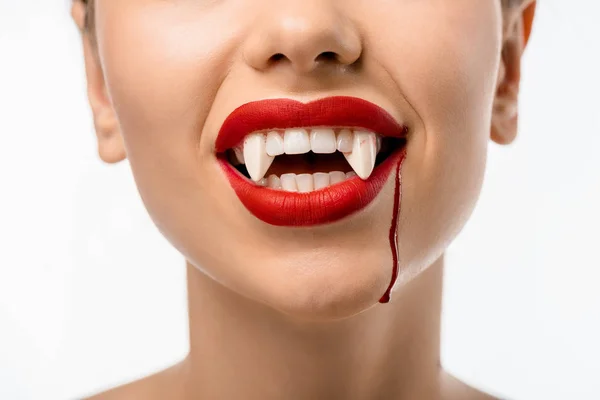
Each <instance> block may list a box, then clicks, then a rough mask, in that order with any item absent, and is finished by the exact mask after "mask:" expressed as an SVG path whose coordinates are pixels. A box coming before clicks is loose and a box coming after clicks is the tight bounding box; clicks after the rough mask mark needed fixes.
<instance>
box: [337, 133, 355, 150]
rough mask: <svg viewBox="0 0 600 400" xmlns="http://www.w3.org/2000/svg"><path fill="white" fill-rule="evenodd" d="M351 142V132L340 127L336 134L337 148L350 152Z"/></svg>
mask: <svg viewBox="0 0 600 400" xmlns="http://www.w3.org/2000/svg"><path fill="white" fill-rule="evenodd" d="M352 143H353V140H352V132H351V131H350V130H349V129H342V130H341V131H340V132H339V133H338V135H337V143H336V144H337V150H338V151H340V152H342V153H350V152H351V151H352Z"/></svg>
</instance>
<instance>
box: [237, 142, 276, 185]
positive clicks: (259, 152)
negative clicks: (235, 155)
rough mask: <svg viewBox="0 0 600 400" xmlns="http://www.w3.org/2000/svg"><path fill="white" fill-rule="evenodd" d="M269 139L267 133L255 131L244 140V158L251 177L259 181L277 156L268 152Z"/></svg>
mask: <svg viewBox="0 0 600 400" xmlns="http://www.w3.org/2000/svg"><path fill="white" fill-rule="evenodd" d="M266 146H267V139H266V137H265V135H262V134H259V133H253V134H251V135H248V136H246V138H245V140H244V160H245V164H246V169H247V170H248V174H249V175H250V178H252V180H253V181H254V182H259V181H260V180H261V179H262V178H263V177H264V176H265V173H266V172H267V170H268V169H269V167H270V166H271V164H272V163H273V160H274V159H275V157H273V156H270V155H268V154H267V150H266Z"/></svg>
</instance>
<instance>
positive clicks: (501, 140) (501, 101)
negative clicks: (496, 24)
mask: <svg viewBox="0 0 600 400" xmlns="http://www.w3.org/2000/svg"><path fill="white" fill-rule="evenodd" d="M535 7H536V2H535V1H534V0H526V1H524V2H523V4H522V5H521V6H520V7H516V8H515V9H514V10H508V11H506V12H505V15H504V27H503V44H502V60H501V63H500V68H499V70H498V84H497V87H496V97H495V99H494V109H493V113H492V131H491V138H492V140H493V141H494V142H496V143H498V144H510V143H512V142H513V141H514V140H515V138H516V136H517V128H518V122H519V85H520V82H521V59H522V57H523V53H524V51H525V47H526V46H527V43H528V41H529V37H530V35H531V27H532V25H533V17H534V15H535Z"/></svg>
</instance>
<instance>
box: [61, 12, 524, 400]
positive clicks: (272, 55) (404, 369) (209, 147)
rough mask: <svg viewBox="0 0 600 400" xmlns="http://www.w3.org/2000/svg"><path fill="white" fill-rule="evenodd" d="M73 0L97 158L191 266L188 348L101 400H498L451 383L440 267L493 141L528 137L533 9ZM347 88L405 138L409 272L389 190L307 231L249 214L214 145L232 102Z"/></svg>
mask: <svg viewBox="0 0 600 400" xmlns="http://www.w3.org/2000/svg"><path fill="white" fill-rule="evenodd" d="M517 3H518V4H516V5H515V6H513V7H510V8H508V7H503V6H502V5H501V3H500V1H496V0H419V1H415V0H286V1H269V0H198V1H196V0H194V1H192V0H174V1H164V0H128V1H123V0H96V3H95V12H94V14H95V15H94V16H93V26H89V25H86V23H85V21H86V6H85V4H83V3H82V2H80V1H79V0H76V1H75V2H74V4H73V7H72V16H73V18H74V20H75V22H76V24H77V26H78V27H79V29H80V31H81V33H82V39H83V48H84V57H85V66H86V73H87V82H88V96H89V100H90V105H91V108H92V111H93V117H94V123H95V128H96V133H97V138H98V150H99V155H100V157H101V158H102V160H104V161H105V162H107V163H116V162H120V161H122V160H124V159H125V158H127V159H128V160H129V163H130V165H131V168H132V171H133V174H134V177H135V181H136V184H137V187H138V190H139V193H140V195H141V197H142V199H143V201H144V204H145V206H146V209H147V210H148V212H149V214H150V216H151V218H152V220H153V221H154V223H155V224H156V226H157V228H158V229H159V230H160V231H161V233H162V234H163V235H164V236H165V237H166V238H167V240H169V242H170V243H171V244H172V245H173V246H174V247H175V248H177V249H178V250H179V251H180V252H181V254H182V255H184V256H185V258H186V265H187V273H188V296H189V318H190V352H189V354H188V356H187V357H186V358H185V359H184V360H182V361H181V362H180V363H178V364H177V365H175V366H173V367H172V368H169V369H167V370H165V371H162V372H160V373H157V374H155V375H152V376H150V377H148V378H145V379H143V380H140V381H137V382H133V383H130V384H128V385H124V386H121V387H119V388H116V389H113V390H111V391H109V392H106V393H102V394H99V395H97V396H94V397H93V398H94V399H170V400H187V399H211V400H212V399H227V400H229V399H249V400H253V399H257V400H270V399H287V400H295V399H310V400H317V399H323V400H325V399H328V400H330V399H348V400H354V399H356V400H358V399H364V400H374V399H386V400H387V399H411V400H412V399H488V398H492V397H490V396H488V395H485V394H483V393H481V392H479V391H477V390H475V389H472V388H469V387H468V386H466V385H464V384H463V383H461V382H459V381H457V380H456V379H454V378H452V377H451V376H450V375H448V374H447V373H446V372H444V371H443V370H442V368H441V367H440V363H439V354H440V348H439V345H440V315H441V293H442V273H443V263H444V261H443V259H444V257H443V254H444V251H445V249H446V248H447V246H448V245H449V244H450V243H451V242H452V240H453V239H454V238H455V237H456V235H457V234H458V233H459V232H460V230H461V229H462V227H463V226H464V224H465V223H466V221H467V219H468V218H469V216H470V215H471V213H472V211H473V208H474V206H475V204H476V201H477V199H478V197H479V193H480V189H481V185H482V179H483V175H484V170H485V163H486V153H487V146H488V143H489V142H490V139H491V140H492V141H494V142H496V143H499V144H508V143H511V142H512V141H513V140H514V139H515V136H516V133H517V119H518V92H519V81H520V70H521V57H522V54H523V51H524V49H525V45H526V43H527V41H528V38H529V34H530V31H531V26H532V22H533V17H534V11H535V1H533V0H523V1H522V2H517ZM335 95H345V96H355V97H361V98H364V99H366V100H369V101H371V102H374V103H376V104H377V105H379V106H381V107H383V108H384V109H386V110H387V111H388V112H389V113H390V114H391V115H392V116H394V117H396V118H398V119H399V120H402V121H403V122H405V123H406V124H407V125H408V127H409V129H410V132H409V137H408V144H407V154H408V157H407V159H406V161H405V163H404V166H403V170H402V179H403V194H402V207H401V212H400V216H399V227H398V238H399V258H400V261H399V268H400V269H399V270H400V274H399V279H398V284H397V285H396V288H395V291H394V292H393V296H392V301H391V302H390V303H389V304H379V303H378V300H379V298H380V297H381V295H382V294H383V293H384V291H385V289H386V288H387V285H388V284H389V280H390V276H391V271H392V267H393V266H392V258H391V253H390V247H389V242H388V233H389V232H388V230H389V227H390V222H391V216H392V212H393V210H392V208H393V193H394V179H393V177H390V179H389V181H388V182H387V184H386V186H385V187H384V189H383V191H382V193H381V194H380V196H379V197H378V198H377V199H376V200H375V201H374V202H373V203H372V204H371V205H370V206H369V207H367V208H366V209H365V210H363V211H362V212H360V213H359V214H357V215H354V216H351V217H349V218H346V219H344V220H342V221H339V222H336V223H334V224H330V225H326V226H319V227H312V228H290V227H274V226H269V225H267V224H265V223H263V222H261V221H259V220H257V219H256V218H254V217H253V216H252V215H251V214H250V213H249V212H248V211H247V210H246V209H245V208H244V207H243V206H242V204H241V203H240V201H239V200H238V199H237V197H236V196H235V193H234V192H233V190H232V188H231V187H230V186H229V183H228V182H227V179H226V178H225V176H224V174H223V172H222V171H221V170H220V168H219V166H218V164H217V159H216V155H215V153H214V143H215V139H216V135H217V133H218V130H219V128H220V125H221V124H222V123H223V121H224V120H225V118H226V117H227V116H228V115H229V113H231V112H232V111H233V110H234V109H235V108H237V107H238V106H240V105H242V104H245V103H247V102H250V101H255V100H261V99H267V98H291V99H296V100H300V101H304V102H307V101H311V100H314V99H318V98H322V97H328V96H335Z"/></svg>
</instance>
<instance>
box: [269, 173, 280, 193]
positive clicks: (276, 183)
mask: <svg viewBox="0 0 600 400" xmlns="http://www.w3.org/2000/svg"><path fill="white" fill-rule="evenodd" d="M267 186H268V187H270V188H271V189H276V190H281V179H279V177H278V176H277V175H271V176H269V179H267Z"/></svg>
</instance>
